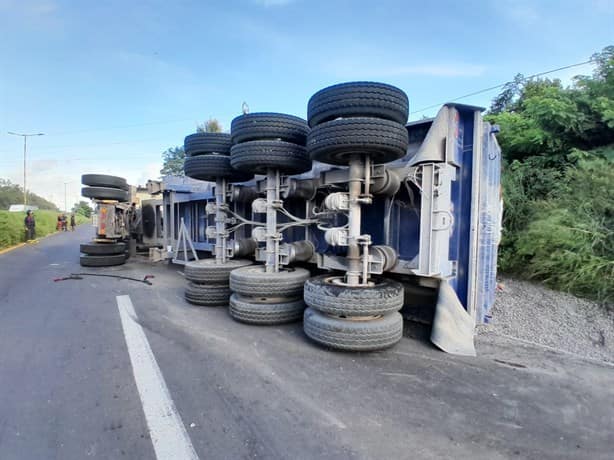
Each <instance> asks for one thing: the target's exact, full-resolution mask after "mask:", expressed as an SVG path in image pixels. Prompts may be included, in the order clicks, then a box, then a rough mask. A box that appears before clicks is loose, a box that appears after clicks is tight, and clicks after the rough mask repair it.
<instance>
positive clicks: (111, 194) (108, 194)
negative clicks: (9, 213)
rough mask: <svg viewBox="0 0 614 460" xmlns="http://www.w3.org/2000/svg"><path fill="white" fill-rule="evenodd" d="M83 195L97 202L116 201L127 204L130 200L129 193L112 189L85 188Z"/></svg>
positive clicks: (82, 191)
mask: <svg viewBox="0 0 614 460" xmlns="http://www.w3.org/2000/svg"><path fill="white" fill-rule="evenodd" d="M81 195H82V196H85V197H87V198H94V199H95V200H115V201H121V202H126V201H128V199H129V198H130V196H129V195H128V192H126V191H125V190H120V189H118V188H110V187H83V188H82V189H81Z"/></svg>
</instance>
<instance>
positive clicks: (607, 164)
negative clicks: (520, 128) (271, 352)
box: [500, 151, 614, 303]
mask: <svg viewBox="0 0 614 460" xmlns="http://www.w3.org/2000/svg"><path fill="white" fill-rule="evenodd" d="M570 161H576V164H575V165H574V166H569V167H568V168H567V169H566V170H565V172H564V174H560V173H559V172H558V171H556V170H553V169H544V170H543V174H542V178H543V180H544V184H549V186H550V187H552V188H551V190H550V191H546V189H540V188H532V184H533V183H534V181H535V178H534V177H532V174H533V173H532V172H527V171H526V168H527V164H526V163H525V164H521V165H514V164H512V165H511V166H510V168H509V170H508V171H507V172H506V173H505V175H504V187H505V193H507V195H505V197H506V216H505V220H504V222H505V231H504V239H503V241H502V246H501V259H500V266H501V269H502V270H503V271H507V272H512V273H516V274H519V275H522V276H524V277H530V278H535V279H539V280H542V281H543V282H544V283H545V284H548V285H549V286H551V287H554V288H557V289H561V290H565V291H569V292H573V293H575V294H580V295H583V296H587V297H591V298H596V299H598V300H600V301H603V302H606V303H612V302H614V281H613V280H614V187H613V186H612V184H614V163H612V162H611V161H609V160H607V159H606V158H603V157H601V156H595V155H592V154H591V153H590V152H581V151H574V153H572V155H571V158H570ZM539 187H541V184H540V186H539ZM540 195H542V196H541V198H540ZM523 197H524V198H525V200H523ZM531 197H532V199H531Z"/></svg>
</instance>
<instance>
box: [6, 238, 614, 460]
mask: <svg viewBox="0 0 614 460" xmlns="http://www.w3.org/2000/svg"><path fill="white" fill-rule="evenodd" d="M91 232H92V230H91V228H90V227H89V226H83V227H80V228H79V229H78V230H77V231H76V232H75V233H68V234H58V235H54V236H51V237H49V238H46V239H44V240H42V241H41V242H40V243H38V244H35V245H28V246H25V247H23V248H19V249H16V250H14V251H12V252H9V253H7V254H4V255H0V458H1V459H3V460H4V459H63V460H64V459H84V458H89V457H92V458H103V459H119V458H129V459H153V458H156V452H158V450H154V447H153V443H152V433H153V434H155V426H156V423H157V421H156V420H155V419H152V418H151V415H150V416H149V418H146V415H145V414H146V413H147V411H146V410H145V411H144V408H143V404H142V402H141V397H143V394H142V393H143V389H142V388H140V387H137V383H136V382H137V380H138V377H137V376H138V375H139V372H140V371H139V370H138V366H137V368H136V369H133V365H132V364H131V359H130V355H129V348H128V346H127V336H126V335H125V333H124V328H123V327H122V320H121V319H120V310H119V309H118V301H117V297H118V296H129V299H130V301H131V303H132V305H133V306H134V311H135V313H136V315H137V316H138V318H132V319H133V320H134V324H135V325H136V326H135V327H137V328H138V329H139V330H141V329H142V330H144V331H145V337H146V342H147V343H148V345H149V346H150V347H151V351H152V353H151V356H150V358H151V360H152V362H155V363H157V365H158V366H159V372H158V374H156V375H158V378H160V379H162V380H163V381H164V382H165V385H166V387H165V388H166V389H167V390H168V391H167V393H166V394H167V396H168V397H169V398H170V399H172V401H173V405H174V408H176V412H177V414H178V416H179V417H180V421H181V423H182V424H183V427H184V428H185V432H187V439H188V442H191V444H192V446H193V449H194V451H195V452H196V454H197V455H198V457H199V458H201V459H243V458H246V459H247V458H266V459H278V458H279V459H325V458H331V459H346V458H351V459H354V458H355V459H422V458H425V459H429V458H441V459H444V458H445V459H448V458H450V459H452V458H453V459H464V458H466V459H489V460H492V459H503V458H535V459H566V458H569V459H571V458H574V459H576V458H586V459H601V458H603V459H606V458H607V459H610V458H612V446H613V445H614V444H613V442H614V437H613V436H614V435H613V433H614V385H612V382H614V368H613V367H611V366H607V365H605V364H604V365H600V364H596V363H593V362H588V361H582V360H579V359H577V358H573V357H569V356H566V355H559V354H556V353H553V352H551V351H547V350H543V349H539V348H531V347H527V346H525V345H519V344H517V343H513V342H504V341H500V342H493V341H489V342H481V341H478V355H479V356H478V358H458V357H454V356H450V355H446V354H444V353H442V352H439V351H438V350H436V349H435V348H434V347H432V346H430V345H428V344H427V343H424V342H421V341H419V340H416V339H412V338H404V339H403V340H402V342H401V343H400V344H399V345H398V346H396V347H394V348H393V349H391V350H388V351H385V352H380V353H371V354H351V353H337V352H331V351H328V350H325V349H322V348H320V347H318V346H315V345H314V344H312V343H311V342H309V341H308V340H307V339H306V337H305V336H304V334H303V332H302V328H301V325H300V323H299V324H292V325H286V326H281V327H255V326H247V325H242V324H239V323H236V322H234V321H233V320H232V319H231V318H230V317H229V316H228V314H227V311H226V309H223V308H217V309H206V308H198V307H194V306H191V305H189V304H187V303H186V302H185V301H184V300H183V296H182V292H183V285H184V281H183V279H182V276H181V274H180V272H181V267H176V266H168V265H163V264H157V265H154V264H149V263H147V262H144V261H131V262H129V263H128V264H126V265H124V266H122V267H117V268H104V269H87V270H85V269H83V268H82V267H80V266H79V264H78V252H79V251H78V244H79V242H84V241H87V240H88V238H89V237H90V235H91ZM79 271H87V272H97V273H112V274H122V275H128V276H136V277H139V278H142V277H143V276H144V275H146V274H153V275H155V279H154V280H153V283H154V285H153V286H146V285H144V284H141V283H136V282H131V281H126V280H117V279H112V278H95V277H91V278H85V279H83V280H68V281H61V282H53V279H54V278H56V277H59V276H63V275H67V274H69V273H71V272H79ZM124 319H125V318H124ZM129 321H130V320H129ZM126 334H127V333H126ZM128 340H130V338H128ZM137 361H138V360H137ZM135 379H137V380H135ZM145 393H147V392H145ZM140 396H141V397H140ZM148 397H151V395H150V396H147V394H146V395H145V398H148ZM149 409H150V410H151V407H150V408H149ZM169 410H170V409H169ZM152 427H154V428H153V429H152ZM154 441H156V439H154ZM167 441H168V440H165V439H163V440H162V441H160V442H162V443H164V442H167ZM167 444H168V442H167ZM158 447H160V445H158ZM158 458H161V457H160V455H159V454H158ZM175 458H177V457H175Z"/></svg>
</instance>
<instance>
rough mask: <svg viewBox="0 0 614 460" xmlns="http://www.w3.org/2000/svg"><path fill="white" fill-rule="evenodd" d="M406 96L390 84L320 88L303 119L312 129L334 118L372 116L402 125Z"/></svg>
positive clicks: (361, 83)
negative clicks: (305, 119) (305, 118)
mask: <svg viewBox="0 0 614 460" xmlns="http://www.w3.org/2000/svg"><path fill="white" fill-rule="evenodd" d="M408 115H409V101H408V99H407V94H405V92H403V91H402V90H400V89H399V88H396V87H394V86H391V85H387V84H385V83H374V82H363V81H358V82H350V83H341V84H338V85H333V86H329V87H328V88H324V89H321V90H320V91H318V92H317V93H315V94H314V95H313V96H311V98H310V99H309V103H308V104H307V120H308V122H309V126H311V127H312V128H313V127H314V126H317V125H319V124H320V123H323V122H326V121H329V120H334V119H335V118H348V117H375V118H383V119H385V120H390V121H394V122H396V123H400V124H402V125H405V123H407V117H408Z"/></svg>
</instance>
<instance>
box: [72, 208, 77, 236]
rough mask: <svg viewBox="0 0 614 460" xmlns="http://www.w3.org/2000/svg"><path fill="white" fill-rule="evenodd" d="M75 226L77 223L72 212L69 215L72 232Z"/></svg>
mask: <svg viewBox="0 0 614 460" xmlns="http://www.w3.org/2000/svg"><path fill="white" fill-rule="evenodd" d="M76 226H77V224H76V223H75V213H74V212H73V213H72V214H71V215H70V230H71V231H73V232H74V231H75V227H76Z"/></svg>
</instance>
